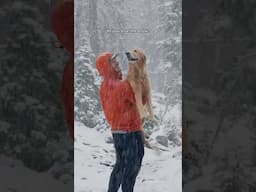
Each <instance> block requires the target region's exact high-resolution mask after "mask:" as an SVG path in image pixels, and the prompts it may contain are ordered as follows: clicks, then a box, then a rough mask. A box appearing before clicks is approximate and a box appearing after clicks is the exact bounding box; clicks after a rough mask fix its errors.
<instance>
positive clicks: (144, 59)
mask: <svg viewBox="0 0 256 192" xmlns="http://www.w3.org/2000/svg"><path fill="white" fill-rule="evenodd" d="M146 60H147V58H146V55H143V61H144V62H145V63H146Z"/></svg>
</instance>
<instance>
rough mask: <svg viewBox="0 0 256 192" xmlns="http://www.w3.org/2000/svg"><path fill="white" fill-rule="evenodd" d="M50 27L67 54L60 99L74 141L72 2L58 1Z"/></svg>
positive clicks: (70, 0) (67, 0)
mask: <svg viewBox="0 0 256 192" xmlns="http://www.w3.org/2000/svg"><path fill="white" fill-rule="evenodd" d="M51 26H52V29H53V31H54V33H55V34H56V36H57V38H58V40H59V41H60V42H61V44H62V45H63V47H64V48H65V49H67V51H68V52H69V55H70V56H69V60H68V62H67V63H66V65H65V67H64V71H63V76H62V86H61V94H60V95H61V99H62V102H63V106H64V113H65V118H66V121H67V123H68V128H69V132H70V136H71V137H72V139H74V1H73V0H59V1H57V3H56V4H55V6H54V7H53V10H52V15H51Z"/></svg>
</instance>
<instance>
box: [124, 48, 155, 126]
mask: <svg viewBox="0 0 256 192" xmlns="http://www.w3.org/2000/svg"><path fill="white" fill-rule="evenodd" d="M130 53H131V54H132V55H134V56H136V58H137V59H138V60H137V61H132V62H131V61H129V68H128V73H127V80H128V82H129V83H130V85H131V87H132V89H133V91H134V94H135V99H136V105H137V109H138V112H139V114H140V117H141V119H142V120H143V121H144V119H145V118H148V117H149V119H151V120H153V118H154V114H153V109H152V97H151V83H150V80H149V77H148V72H147V68H146V56H145V54H144V53H143V51H142V50H139V49H135V50H132V51H130ZM143 97H146V99H147V101H148V102H147V103H146V105H145V107H144V106H143V104H142V98H143Z"/></svg>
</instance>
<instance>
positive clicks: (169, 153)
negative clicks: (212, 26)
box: [74, 0, 182, 192]
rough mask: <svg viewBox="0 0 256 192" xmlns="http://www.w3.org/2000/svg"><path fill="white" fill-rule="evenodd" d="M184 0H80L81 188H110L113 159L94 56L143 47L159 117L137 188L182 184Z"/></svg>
mask: <svg viewBox="0 0 256 192" xmlns="http://www.w3.org/2000/svg"><path fill="white" fill-rule="evenodd" d="M181 11H182V10H181V0H157V1H152V0H142V1H135V0H132V1H120V0H113V1H110V0H96V1H92V0H76V1H75V104H74V107H75V109H74V113H75V146H74V147H75V174H74V175H75V176H74V177H75V191H76V192H78V191H87V192H89V191H93V192H100V191H105V190H106V188H107V183H108V179H109V175H110V172H111V169H112V167H113V164H114V161H115V153H114V147H113V142H112V137H111V132H110V127H109V125H108V124H107V122H106V120H105V117H104V115H103V112H102V109H101V106H100V101H99V86H100V82H101V77H100V76H99V74H98V73H97V71H96V67H95V59H96V57H97V56H98V55H99V54H100V53H102V52H106V51H110V52H113V53H120V56H119V58H120V65H121V69H122V72H123V74H124V76H125V74H126V71H127V66H128V62H127V59H126V58H125V54H124V53H125V52H126V51H128V50H131V49H134V48H141V49H142V50H143V51H144V52H145V54H146V57H147V68H148V72H149V77H150V79H151V83H152V90H153V92H152V97H153V110H154V113H155V122H154V123H147V122H146V124H145V130H146V132H147V133H148V134H149V135H150V137H149V143H150V144H151V145H153V146H155V148H153V149H148V148H146V151H145V157H144V160H143V163H142V169H141V172H140V174H139V176H138V181H137V184H136V185H135V191H138V192H140V191H141V192H143V191H147V192H150V191H152V192H157V191H161V192H169V191H175V192H176V191H177V192H180V191H181V180H182V179H181V144H182V141H181V88H182V87H181V77H182V76H181V73H182V69H181V63H182V61H181V56H182V55H181V51H182V50H181V49H182V46H181V34H182V24H181V21H182V14H181Z"/></svg>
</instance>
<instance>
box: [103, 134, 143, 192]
mask: <svg viewBox="0 0 256 192" xmlns="http://www.w3.org/2000/svg"><path fill="white" fill-rule="evenodd" d="M112 135H113V140H114V146H115V150H116V163H115V166H114V169H113V170H112V173H111V176H110V180H109V188H108V192H117V191H118V189H119V187H120V185H122V191H123V192H133V188H134V184H135V181H136V177H137V175H138V173H139V171H140V167H141V162H142V159H143V156H144V145H143V143H144V136H143V133H142V132H141V131H136V132H131V133H113V134H112Z"/></svg>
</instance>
